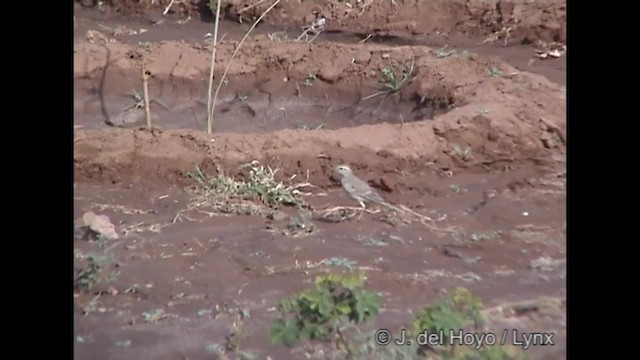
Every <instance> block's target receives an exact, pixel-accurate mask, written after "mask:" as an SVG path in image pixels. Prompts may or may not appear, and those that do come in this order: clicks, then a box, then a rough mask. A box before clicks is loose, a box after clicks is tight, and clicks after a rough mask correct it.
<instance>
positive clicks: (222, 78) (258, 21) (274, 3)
mask: <svg viewBox="0 0 640 360" xmlns="http://www.w3.org/2000/svg"><path fill="white" fill-rule="evenodd" d="M279 3H280V0H276V1H274V2H273V4H271V6H269V8H267V10H265V11H264V12H263V13H262V15H260V17H259V18H258V19H257V20H256V21H255V22H254V23H253V25H251V27H250V28H249V30H247V33H246V34H244V37H243V38H242V40H240V42H239V43H238V46H236V49H235V50H234V51H233V54H231V58H230V59H229V62H228V63H227V67H226V68H225V69H224V72H223V73H222V77H221V78H220V81H218V87H217V88H216V93H215V94H214V95H213V101H212V102H211V111H210V112H209V119H210V120H209V121H208V123H207V131H208V133H209V134H211V127H212V120H213V112H214V110H215V108H216V102H217V100H218V93H219V92H220V88H221V87H222V82H223V80H224V79H226V77H227V72H229V68H230V67H231V64H232V63H233V59H235V57H236V55H237V54H238V50H240V47H242V44H244V42H245V40H247V38H248V37H249V34H251V32H252V31H253V29H255V27H256V26H258V23H260V21H262V18H264V17H265V16H266V15H267V14H268V13H269V11H271V10H272V9H273V8H274V7H276V5H278V4H279ZM217 12H220V0H218V9H217ZM217 29H218V24H217V22H216V32H217ZM215 38H216V35H215V34H214V40H213V41H214V44H215V41H216V40H215ZM213 48H214V51H215V45H214V46H213ZM212 61H213V60H212ZM211 68H212V70H211V73H212V74H213V66H211ZM212 76H213V75H212ZM209 84H211V82H209ZM209 86H211V85H209ZM209 98H211V97H209Z"/></svg>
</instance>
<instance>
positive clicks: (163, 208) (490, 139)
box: [74, 0, 566, 360]
mask: <svg viewBox="0 0 640 360" xmlns="http://www.w3.org/2000/svg"><path fill="white" fill-rule="evenodd" d="M114 3H115V4H114V5H113V6H98V7H95V8H87V7H85V6H81V5H80V4H78V6H77V8H76V11H75V30H76V33H75V46H74V76H75V96H74V105H75V111H74V125H75V130H74V135H75V140H74V151H75V154H74V165H75V166H74V170H75V218H76V219H78V218H81V217H82V215H83V214H84V213H85V212H87V211H94V212H96V213H99V214H106V215H108V216H109V217H110V219H111V221H112V222H113V223H114V224H115V225H116V228H117V229H118V231H119V232H120V234H121V237H120V239H117V240H109V244H108V247H109V249H110V250H109V253H110V254H111V255H112V256H113V257H114V258H115V259H117V265H118V267H117V269H116V273H117V277H116V278H115V281H114V282H113V283H112V284H111V285H110V287H107V288H100V289H96V292H93V293H89V294H87V293H81V292H78V293H77V294H75V295H74V296H75V297H74V299H75V306H76V317H75V335H76V343H75V356H76V357H77V358H78V359H143V358H144V359H174V358H175V359H205V358H211V357H212V355H211V354H210V353H208V352H207V346H209V345H210V344H213V343H223V342H224V341H225V336H227V335H228V333H229V331H230V329H231V325H230V324H231V321H232V319H231V317H230V316H229V315H228V314H229V313H230V312H231V310H233V309H243V310H246V311H249V312H250V314H251V315H250V317H249V318H248V319H247V322H248V324H249V329H250V331H249V333H248V337H247V339H245V340H244V341H243V343H242V348H243V349H244V350H247V351H252V352H254V353H255V354H257V355H258V358H259V359H267V358H271V359H274V360H275V359H299V358H300V359H301V358H304V357H305V355H304V354H303V353H302V351H303V349H301V348H300V347H298V348H296V349H293V350H288V349H286V348H282V347H271V346H269V345H268V342H267V329H268V327H269V325H270V323H271V320H272V319H273V316H274V313H273V312H271V311H270V310H269V309H270V308H272V307H273V306H274V305H275V304H276V302H277V301H279V300H281V299H283V298H285V297H286V296H288V295H290V294H291V293H292V292H294V291H298V290H301V289H304V288H306V287H307V286H309V281H311V280H312V279H313V276H314V275H316V274H319V273H321V272H324V271H328V270H332V268H331V266H329V265H324V264H322V261H323V260H325V259H330V258H346V259H350V260H352V261H354V262H355V264H356V265H354V266H355V267H358V268H361V269H367V271H368V279H369V280H368V287H369V288H371V289H375V290H376V291H380V292H381V293H382V294H383V295H384V310H383V312H382V315H381V316H380V317H379V319H378V320H377V322H376V324H375V325H374V326H375V327H385V328H389V329H399V328H400V327H402V326H403V325H404V324H406V322H407V321H408V320H409V319H410V317H411V313H410V310H416V309H418V308H419V307H420V306H421V305H424V304H426V303H429V302H430V301H432V300H433V299H434V298H435V296H436V295H437V294H438V293H440V292H442V291H444V290H446V289H451V288H453V287H455V286H465V287H467V288H469V289H470V290H472V291H473V292H474V293H476V294H477V295H478V296H480V297H481V298H482V300H483V301H484V302H485V303H486V304H487V306H488V307H494V309H506V308H508V306H507V304H510V303H514V302H521V301H534V302H537V303H539V304H543V305H540V306H538V307H537V310H536V311H533V312H529V313H526V314H521V315H514V314H510V313H507V312H506V311H505V312H504V313H503V312H500V311H496V313H499V314H501V315H499V316H496V317H495V318H494V319H493V321H494V323H493V324H494V326H495V327H496V331H501V329H504V328H509V329H510V328H514V327H515V328H518V329H520V330H522V331H528V332H534V331H540V332H554V333H555V334H556V335H555V345H554V346H551V347H542V346H538V347H532V348H530V349H529V350H527V353H528V354H529V356H530V358H532V359H564V358H566V356H565V349H566V341H565V334H566V324H565V321H566V312H565V308H564V299H565V298H566V283H565V272H566V266H565V263H564V261H565V260H566V235H565V231H564V228H565V221H566V217H565V209H566V208H565V200H566V195H565V178H564V174H565V169H566V162H565V154H566V144H565V138H566V120H565V116H566V90H565V87H564V84H565V80H564V77H565V66H566V65H565V64H566V63H565V60H564V57H560V58H558V59H556V58H548V59H545V60H542V59H538V58H535V54H536V52H535V50H536V48H538V47H540V45H541V44H542V43H550V42H553V41H556V42H563V41H564V36H565V30H564V29H565V23H566V21H565V20H566V18H565V11H566V10H565V5H564V2H561V1H557V0H555V1H554V0H549V1H544V2H541V1H536V2H530V3H529V2H526V3H525V2H523V3H522V4H517V3H514V2H504V1H462V0H457V1H420V2H417V1H402V0H396V1H395V2H392V1H372V2H369V1H365V2H364V3H367V4H368V6H366V7H365V8H358V7H357V6H354V7H353V9H354V10H353V11H352V12H350V13H348V14H346V10H348V8H347V7H346V5H344V2H337V1H305V2H298V1H283V2H281V4H280V5H279V6H278V7H276V8H275V9H274V10H273V11H272V12H271V13H270V15H269V16H267V17H266V19H265V22H264V23H263V24H261V25H260V26H259V27H258V28H257V29H256V30H255V32H254V33H253V34H252V35H251V36H250V38H249V39H248V40H247V41H246V42H245V43H244V45H243V46H242V47H241V48H240V50H239V52H238V54H237V56H236V57H235V59H234V61H233V63H232V65H231V67H230V69H229V72H228V74H227V80H226V81H225V83H226V85H223V86H222V90H221V93H220V96H219V99H218V100H219V102H218V104H217V107H216V112H215V121H214V132H213V134H212V135H207V134H206V132H204V131H202V130H203V129H204V128H205V112H206V105H205V104H206V96H207V95H206V94H207V81H208V77H209V75H208V67H209V63H210V54H211V43H210V42H208V41H206V39H205V34H206V33H208V32H213V31H212V24H211V22H210V20H211V17H210V14H209V15H207V13H206V12H205V11H203V6H202V5H197V4H196V5H194V6H193V7H189V8H184V9H183V8H181V7H180V6H177V5H174V7H172V11H170V12H169V13H168V14H167V15H166V16H162V14H161V13H162V10H163V7H162V6H160V7H156V8H149V7H144V8H143V7H141V6H138V5H136V6H134V5H131V4H132V3H133V2H128V1H120V2H116V1H114ZM136 3H138V2H136ZM156 3H158V2H156ZM270 3H271V2H270V1H267V2H264V3H261V2H259V1H247V0H240V1H233V2H228V3H227V2H225V6H224V7H223V9H224V12H223V13H224V15H225V18H226V21H224V22H222V23H221V26H220V35H221V36H222V35H224V38H223V40H222V41H221V43H220V45H219V47H218V50H217V61H216V67H215V69H216V71H215V78H216V79H220V77H221V74H222V72H223V71H224V68H225V67H226V65H227V63H228V61H229V59H230V58H231V55H232V53H233V51H234V49H235V47H236V46H237V44H238V41H239V40H240V39H241V37H242V36H243V34H244V32H245V31H246V30H247V29H248V27H249V26H250V24H251V22H252V21H251V20H252V19H253V18H255V17H257V16H258V15H259V14H261V13H262V11H264V10H265V9H266V7H267V6H268V5H269V4H270ZM352 3H354V4H355V3H356V2H355V1H352ZM394 3H395V5H394ZM253 4H257V5H256V6H254V7H251V8H248V6H250V5H253ZM158 5H162V4H158ZM243 9H246V10H243ZM183 10H184V11H183ZM314 10H319V11H320V12H321V13H322V14H324V15H325V16H326V17H327V19H328V21H327V31H325V32H324V33H322V34H320V35H319V36H318V37H317V38H316V39H315V40H314V41H313V42H311V43H305V42H294V41H292V40H291V39H295V38H297V37H298V35H299V34H300V33H301V30H300V26H302V25H303V24H304V23H309V22H310V21H312V20H313V16H314V15H313V11H314ZM189 14H190V15H191V19H190V20H189V21H188V22H186V23H184V24H180V23H178V21H180V20H182V19H186V18H187V17H188V16H189ZM162 19H164V21H161V22H160V23H158V21H159V20H162ZM507 28H511V30H510V31H508V32H507V31H506V30H505V29H507ZM141 29H143V30H146V31H143V32H141V31H140V30H141ZM132 31H135V32H136V33H135V34H134V33H133V32H132ZM495 32H499V33H501V34H506V33H509V37H508V38H507V41H506V46H505V41H504V38H499V39H498V40H497V41H494V42H488V43H483V42H484V40H485V39H487V38H488V37H489V36H490V35H491V34H492V33H495ZM369 35H371V36H369ZM364 39H366V41H364V43H361V42H362V41H363V40H364ZM139 44H142V45H143V47H142V48H141V47H140V46H139ZM445 45H446V47H445ZM451 50H455V52H450V51H451ZM141 55H143V56H144V60H145V62H146V64H147V69H148V71H149V72H150V73H151V75H152V78H151V79H150V81H149V91H150V97H151V98H154V99H157V100H159V101H161V102H162V103H163V104H165V105H166V106H167V107H168V109H164V108H163V107H162V106H159V105H157V104H152V105H151V111H152V114H153V123H154V128H153V129H144V128H143V125H144V116H143V112H142V111H141V110H139V109H138V110H134V111H124V109H125V108H126V107H128V106H131V105H133V104H134V101H132V100H131V98H128V97H126V96H123V94H124V93H126V92H129V91H131V90H133V89H135V90H136V91H138V92H139V93H140V94H141V93H142V86H141V80H140V77H141V70H140V68H139V64H140V61H141V60H142V57H141ZM411 64H413V69H414V71H413V73H412V76H411V77H410V79H409V81H408V82H407V83H406V85H404V86H402V87H401V88H400V89H399V91H398V92H396V93H394V94H389V95H388V96H385V95H380V96H375V97H372V98H368V97H370V95H372V94H375V93H376V92H378V91H380V89H381V86H382V85H381V83H380V81H381V69H383V68H390V69H396V70H397V72H398V73H399V72H400V70H401V69H404V68H408V67H410V66H411ZM216 84H217V80H216ZM252 160H258V161H260V162H261V163H262V164H264V165H269V166H271V167H273V168H278V169H279V171H280V173H279V174H280V176H281V177H282V178H283V179H284V178H288V177H291V176H292V175H298V176H299V177H302V178H303V179H307V178H308V181H309V182H310V183H312V184H313V185H315V187H314V188H312V190H311V193H312V194H311V195H309V196H307V200H308V201H309V203H310V204H312V206H314V207H315V208H322V207H326V206H337V205H353V203H352V202H350V200H349V199H348V198H346V196H344V194H343V193H342V192H341V189H340V188H339V187H338V186H336V184H335V183H334V182H333V181H332V180H331V178H330V177H331V168H332V167H333V166H335V165H337V164H340V163H348V164H350V165H351V166H352V168H353V169H354V171H355V172H356V174H357V175H359V176H360V177H362V178H364V179H366V180H368V181H371V182H372V184H374V185H379V184H384V186H383V188H385V189H386V191H382V190H380V191H381V193H382V195H383V196H384V197H385V198H386V199H387V200H388V201H390V202H392V203H396V204H402V205H405V206H407V207H409V208H411V209H413V210H415V211H418V212H421V213H424V214H428V215H429V216H431V217H435V218H437V217H442V216H443V215H446V218H445V219H444V220H442V221H441V222H439V224H440V226H455V227H458V228H459V229H462V230H460V231H457V232H450V233H441V232H434V231H432V230H430V229H429V228H427V227H425V226H424V225H422V224H409V225H390V224H387V223H384V222H381V221H379V219H378V218H377V217H376V216H375V215H365V216H363V217H362V218H361V219H360V220H357V221H350V222H344V223H339V224H330V223H317V224H315V226H316V227H317V231H316V232H315V233H313V234H311V235H309V236H306V237H298V238H294V237H290V236H287V235H285V234H284V233H282V232H281V231H280V229H282V228H284V227H285V226H286V223H287V221H288V217H285V218H283V219H277V220H270V219H266V218H262V217H258V216H209V215H207V214H192V215H190V216H189V218H188V219H187V218H180V219H179V220H177V218H176V216H177V214H178V213H179V212H181V210H183V209H185V208H186V207H187V203H188V201H189V199H188V195H187V193H186V192H185V188H186V187H188V186H191V185H193V183H192V182H191V180H189V179H187V176H186V173H187V172H189V171H192V170H193V169H194V168H195V167H196V166H198V167H200V169H202V170H203V171H205V172H208V173H210V174H215V173H216V172H217V171H219V170H224V171H226V172H228V173H230V174H232V175H242V172H241V171H239V170H238V166H239V165H240V164H243V163H246V162H249V161H252ZM491 189H492V190H495V191H496V193H497V195H496V196H495V197H492V198H490V199H488V200H487V201H486V202H484V203H483V196H484V194H485V193H486V192H487V191H488V190H491ZM480 203H482V204H483V205H482V206H480V207H478V208H477V210H476V211H473V212H470V211H468V210H469V208H470V207H474V206H476V205H478V204H480ZM285 213H286V214H287V216H291V215H292V214H293V213H292V212H291V211H289V210H286V211H285ZM74 244H75V248H76V260H77V261H76V267H77V268H80V267H81V266H83V264H84V262H85V260H86V259H85V257H86V255H87V254H88V253H90V252H92V251H95V247H96V245H95V243H93V242H88V241H86V240H85V239H82V238H81V235H80V234H78V236H76V238H75V239H74ZM541 264H543V265H541ZM127 290H129V291H127ZM501 306H502V308H501ZM156 309H163V310H164V312H165V313H166V314H168V316H167V317H163V318H161V319H159V320H158V321H147V322H145V321H144V318H143V313H145V312H153V311H154V310H156ZM208 310H211V311H208ZM498 329H500V330H498Z"/></svg>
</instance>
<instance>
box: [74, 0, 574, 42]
mask: <svg viewBox="0 0 640 360" xmlns="http://www.w3.org/2000/svg"><path fill="white" fill-rule="evenodd" d="M84 2H85V3H89V5H91V4H92V3H93V2H92V1H88V2H87V1H84ZM106 3H108V4H110V5H112V7H113V8H114V9H115V10H116V11H119V12H121V13H126V14H132V13H142V12H144V10H147V9H149V7H150V6H152V5H147V4H146V2H144V3H143V2H138V1H131V0H111V1H108V2H106ZM168 3H169V1H168V0H166V1H158V2H155V8H156V9H164V8H166V6H167V5H168ZM208 3H209V1H208V0H193V1H185V2H177V1H176V4H175V5H173V6H172V7H171V9H170V11H169V14H171V13H177V14H179V16H183V17H184V16H189V15H192V14H193V15H199V16H200V18H201V19H203V20H205V21H211V19H212V17H213V16H212V13H211V9H210V8H209V5H208ZM271 4H272V2H271V1H260V0H223V1H222V8H221V13H222V15H223V16H224V18H226V19H230V20H235V21H239V22H243V23H246V22H253V21H255V20H256V19H257V18H258V17H259V16H260V15H261V14H262V13H263V12H264V11H265V10H266V9H267V8H268V7H269V6H270V5H271ZM316 12H317V13H320V14H322V15H324V16H325V17H326V18H327V19H328V28H329V29H330V30H332V31H348V32H359V33H363V34H377V35H380V36H390V35H402V34H413V35H417V34H425V33H436V32H438V33H442V34H445V35H449V34H454V33H463V34H466V35H488V34H491V33H494V34H496V35H499V36H500V37H501V38H502V39H504V38H505V37H508V38H509V39H511V40H512V42H515V43H518V42H531V41H536V40H543V41H558V42H564V40H565V38H566V3H565V1H563V0H543V1H533V2H513V1H503V0H492V1H485V0H450V1H443V0H436V1H422V0H420V1H419V0H397V1H375V0H363V1H355V0H351V1H337V0H311V1H305V2H300V1H286V0H285V1H281V2H280V3H279V4H278V5H277V6H276V7H275V8H274V9H273V11H271V12H270V13H269V14H268V15H267V16H266V17H265V21H266V22H267V23H271V24H282V25H289V26H291V25H295V26H302V25H308V24H309V23H310V22H311V21H313V19H314V16H315V15H314V13H316Z"/></svg>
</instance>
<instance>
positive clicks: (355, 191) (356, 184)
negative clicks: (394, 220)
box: [334, 165, 402, 212]
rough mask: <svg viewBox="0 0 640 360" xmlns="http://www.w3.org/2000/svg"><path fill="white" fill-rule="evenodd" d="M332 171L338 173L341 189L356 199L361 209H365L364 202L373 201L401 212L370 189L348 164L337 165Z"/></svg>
mask: <svg viewBox="0 0 640 360" xmlns="http://www.w3.org/2000/svg"><path fill="white" fill-rule="evenodd" d="M334 171H335V172H336V174H338V175H339V178H340V185H342V189H343V190H344V191H345V192H346V193H347V195H349V197H351V198H352V199H353V200H355V201H357V202H358V204H359V205H360V206H361V207H362V208H363V209H365V210H366V203H375V204H378V205H382V206H385V207H387V208H389V209H391V210H394V211H397V212H402V210H400V209H399V208H397V207H395V206H393V205H391V204H389V203H387V202H386V201H385V200H384V199H383V198H382V196H380V194H378V193H377V192H376V191H375V190H374V189H372V188H371V186H369V184H367V183H366V182H365V181H364V180H362V179H360V178H358V177H357V176H355V175H354V174H353V171H352V170H351V168H350V167H349V166H347V165H338V166H336V167H335V168H334Z"/></svg>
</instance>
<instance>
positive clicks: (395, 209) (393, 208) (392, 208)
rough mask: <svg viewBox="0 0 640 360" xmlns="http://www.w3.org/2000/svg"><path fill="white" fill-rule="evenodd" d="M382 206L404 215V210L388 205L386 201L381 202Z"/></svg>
mask: <svg viewBox="0 0 640 360" xmlns="http://www.w3.org/2000/svg"><path fill="white" fill-rule="evenodd" d="M380 205H383V206H386V207H387V208H389V209H391V210H393V211H395V212H398V213H403V212H404V210H402V209H400V208H399V207H396V206H393V205H391V204H389V203H387V202H385V201H381V202H380Z"/></svg>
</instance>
